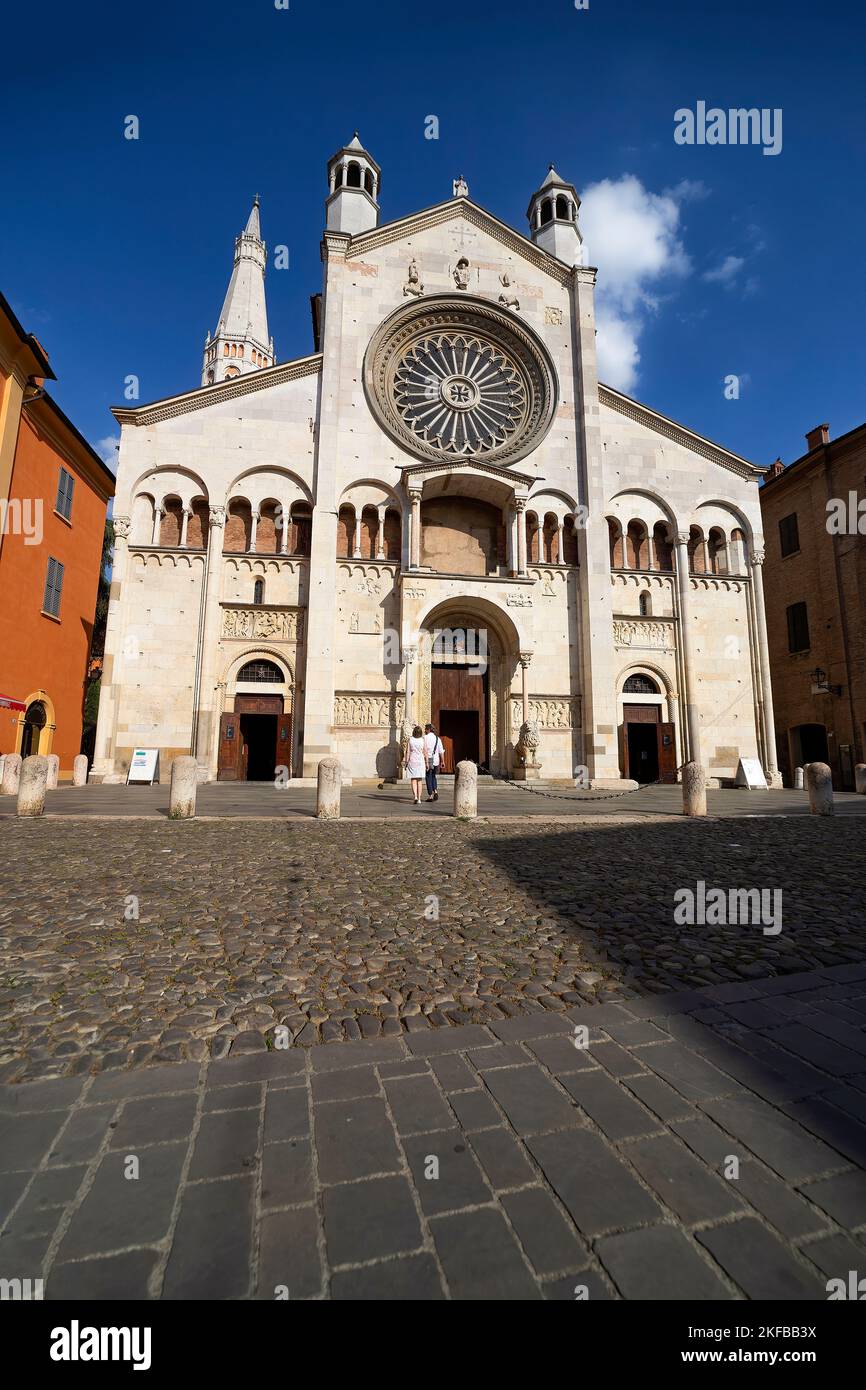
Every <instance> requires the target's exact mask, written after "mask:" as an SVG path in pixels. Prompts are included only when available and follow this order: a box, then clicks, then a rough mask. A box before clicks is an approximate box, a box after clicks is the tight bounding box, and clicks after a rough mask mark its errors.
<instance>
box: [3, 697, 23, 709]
mask: <svg viewBox="0 0 866 1390" xmlns="http://www.w3.org/2000/svg"><path fill="white" fill-rule="evenodd" d="M26 708H27V706H26V705H22V703H21V701H20V700H13V699H12V696H11V695H0V709H20V710H25V709H26Z"/></svg>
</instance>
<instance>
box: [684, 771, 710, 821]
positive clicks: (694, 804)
mask: <svg viewBox="0 0 866 1390" xmlns="http://www.w3.org/2000/svg"><path fill="white" fill-rule="evenodd" d="M706 814H707V779H706V775H705V773H704V769H703V768H702V767H701V764H700V763H686V765H685V767H684V768H683V815H684V816H705V815H706Z"/></svg>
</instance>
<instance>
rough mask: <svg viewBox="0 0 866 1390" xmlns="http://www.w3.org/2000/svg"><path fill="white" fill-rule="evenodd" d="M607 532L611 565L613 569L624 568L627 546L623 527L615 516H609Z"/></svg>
mask: <svg viewBox="0 0 866 1390" xmlns="http://www.w3.org/2000/svg"><path fill="white" fill-rule="evenodd" d="M607 533H608V542H609V544H610V567H611V569H612V570H621V569H624V568H625V547H624V545H623V539H622V527H621V526H620V524H619V522H618V521H617V520H616V518H615V517H612V516H609V517H608V519H607Z"/></svg>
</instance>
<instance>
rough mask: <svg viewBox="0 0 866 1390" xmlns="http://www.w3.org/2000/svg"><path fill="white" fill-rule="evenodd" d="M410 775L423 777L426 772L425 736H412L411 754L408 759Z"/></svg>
mask: <svg viewBox="0 0 866 1390" xmlns="http://www.w3.org/2000/svg"><path fill="white" fill-rule="evenodd" d="M407 764H408V770H409V776H410V777H423V776H424V773H425V772H426V770H427V769H426V766H425V763H424V740H423V738H410V740H409V756H408V759H407Z"/></svg>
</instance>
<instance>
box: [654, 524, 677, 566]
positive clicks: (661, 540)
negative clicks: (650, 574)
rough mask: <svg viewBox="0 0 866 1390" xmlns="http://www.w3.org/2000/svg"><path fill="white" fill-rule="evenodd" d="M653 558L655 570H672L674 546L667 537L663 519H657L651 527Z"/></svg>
mask: <svg viewBox="0 0 866 1390" xmlns="http://www.w3.org/2000/svg"><path fill="white" fill-rule="evenodd" d="M653 560H654V564H655V568H656V569H657V570H669V571H672V570H673V567H674V548H673V546H672V545H671V542H670V540H669V539H668V528H667V526H666V525H665V523H664V522H663V521H657V522H656V524H655V526H654V527H653Z"/></svg>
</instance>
